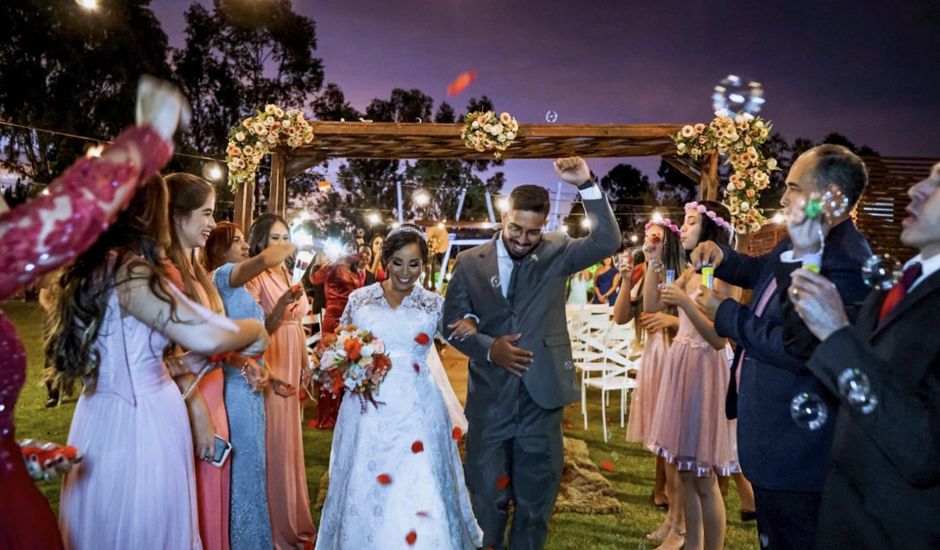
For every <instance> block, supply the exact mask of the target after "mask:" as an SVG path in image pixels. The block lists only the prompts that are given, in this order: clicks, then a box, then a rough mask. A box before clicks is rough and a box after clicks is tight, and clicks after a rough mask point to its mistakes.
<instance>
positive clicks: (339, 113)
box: [310, 82, 362, 121]
mask: <svg viewBox="0 0 940 550" xmlns="http://www.w3.org/2000/svg"><path fill="white" fill-rule="evenodd" d="M310 108H311V109H312V110H313V114H314V116H316V118H317V119H319V120H348V121H355V120H359V118H360V117H361V116H362V115H361V114H360V113H359V111H357V110H356V109H354V108H353V106H352V105H350V104H349V102H348V101H346V95H345V94H344V93H343V90H342V88H340V87H339V85H337V84H334V83H333V82H330V83H329V84H327V85H326V88H324V90H323V92H322V93H320V94H319V95H318V96H317V97H316V98H315V99H314V100H313V101H311V102H310Z"/></svg>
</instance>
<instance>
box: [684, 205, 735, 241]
mask: <svg viewBox="0 0 940 550" xmlns="http://www.w3.org/2000/svg"><path fill="white" fill-rule="evenodd" d="M685 209H686V210H698V212H699V213H700V214H704V215H706V216H708V219H710V220H711V221H713V222H715V225H717V226H718V227H720V228H722V229H727V230H728V231H731V232H732V233H734V229H732V228H731V224H730V223H728V221H727V220H725V219H724V218H722V217H721V216H719V215H718V214H717V213H716V212H715V211H714V210H709V209H708V208H705V205H703V204H699V203H697V202H690V203H687V204H686V205H685Z"/></svg>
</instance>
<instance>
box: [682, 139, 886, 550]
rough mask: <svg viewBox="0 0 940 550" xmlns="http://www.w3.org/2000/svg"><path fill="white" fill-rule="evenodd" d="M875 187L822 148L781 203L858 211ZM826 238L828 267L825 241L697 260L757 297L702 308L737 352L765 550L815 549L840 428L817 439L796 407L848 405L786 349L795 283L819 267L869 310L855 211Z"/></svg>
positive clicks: (704, 252) (703, 251)
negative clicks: (809, 402) (810, 400)
mask: <svg viewBox="0 0 940 550" xmlns="http://www.w3.org/2000/svg"><path fill="white" fill-rule="evenodd" d="M867 182H868V174H867V171H866V169H865V165H864V163H862V161H861V159H859V158H858V157H857V156H856V155H854V154H853V153H852V152H851V151H849V150H848V149H846V148H845V147H841V146H838V145H821V146H819V147H815V148H813V149H810V150H809V151H807V152H805V153H803V154H802V155H800V157H799V158H797V160H796V161H795V162H794V163H793V165H792V167H791V168H790V172H789V173H788V174H787V191H786V193H784V195H783V198H782V199H781V204H782V205H783V206H785V207H786V206H787V205H790V204H792V203H797V202H800V203H801V204H802V203H803V202H805V201H806V200H807V198H808V197H809V196H810V195H811V194H812V193H824V192H825V191H827V190H831V191H837V192H839V193H841V194H843V195H844V196H845V197H846V198H847V199H848V200H849V206H850V207H854V205H855V203H856V202H857V201H858V199H859V197H860V196H861V194H862V191H863V190H864V188H865V185H866V184H867ZM821 229H822V230H823V232H824V234H825V237H824V243H825V250H826V254H825V255H824V256H823V257H822V261H821V262H820V261H819V256H821V255H822V254H821V252H822V251H821V247H822V243H820V242H819V238H818V236H817V235H818V234H817V235H805V234H800V235H799V237H800V240H801V241H802V242H794V241H793V240H792V239H790V238H786V239H784V240H783V241H781V242H780V243H779V244H778V245H777V246H776V247H775V248H774V249H773V250H772V251H771V252H770V253H768V254H765V255H763V256H759V257H752V256H747V255H744V254H738V253H737V252H735V251H734V250H733V249H731V247H729V246H727V245H724V244H716V243H712V242H706V243H702V244H700V245H699V246H698V247H697V248H696V249H695V250H694V251H693V252H692V256H691V259H692V262H693V263H695V264H697V265H701V264H705V263H711V264H713V265H714V266H715V277H718V278H720V279H722V280H724V281H726V282H728V283H730V284H733V285H736V286H740V287H742V288H746V289H752V290H753V291H754V295H753V296H754V297H753V300H752V301H751V304H750V305H749V306H743V305H741V304H739V303H738V302H735V301H734V300H730V299H728V300H719V299H718V298H716V297H715V296H714V295H713V294H711V293H710V292H703V295H702V297H700V298H699V303H700V305H701V306H702V309H703V310H704V311H705V314H706V315H707V316H708V317H710V318H712V319H713V320H714V322H715V330H716V331H717V332H718V334H719V335H720V336H724V337H728V338H731V339H733V340H734V341H735V343H736V344H737V350H736V352H735V357H734V360H733V361H732V376H731V383H730V387H729V391H728V402H727V406H726V409H727V411H729V413H728V414H729V417H730V416H733V414H734V413H735V412H736V414H737V419H738V429H737V435H738V455H739V459H740V462H741V467H742V469H743V470H744V475H745V476H746V477H747V478H748V480H750V482H751V484H752V485H753V486H754V497H755V502H756V505H757V506H756V507H757V527H758V531H759V533H760V538H761V543H762V544H761V545H762V547H763V548H771V549H791V548H792V549H798V550H804V549H807V548H813V544H814V541H815V539H816V520H817V516H818V510H819V500H820V496H821V493H822V488H823V482H824V479H825V472H826V466H827V464H828V462H829V450H830V448H831V446H832V438H833V433H834V427H833V423H832V422H829V423H827V424H824V425H823V426H822V427H820V428H819V429H815V430H813V429H808V428H807V427H804V426H799V425H797V424H796V423H795V422H794V420H793V419H792V417H791V416H790V403H791V401H792V400H793V398H794V397H795V396H796V395H798V394H800V393H803V392H807V393H811V394H814V395H817V396H820V398H821V399H823V400H824V402H825V403H826V404H827V405H828V407H829V408H830V409H834V408H836V407H837V406H838V403H837V402H836V401H835V399H834V398H833V397H832V396H831V395H829V393H828V392H827V391H826V390H825V388H824V386H823V385H822V384H821V383H820V382H819V381H818V380H816V379H815V377H813V376H812V374H811V373H810V371H809V370H808V369H807V368H806V363H805V360H804V359H803V358H801V357H799V356H797V355H795V354H793V353H790V352H789V351H788V350H787V349H786V348H785V346H784V336H783V320H784V313H785V311H786V310H787V309H788V308H789V309H792V307H793V306H792V304H790V302H789V300H788V299H787V296H786V288H787V287H788V286H789V284H790V274H791V272H792V271H793V270H795V269H796V268H798V267H800V265H801V264H804V263H814V264H815V265H816V266H818V267H819V268H820V269H821V271H822V273H824V274H826V276H827V277H829V278H830V280H832V281H833V282H834V283H835V285H836V287H837V288H838V289H839V292H840V294H841V296H842V298H843V299H844V301H845V302H847V303H854V302H859V301H861V300H863V299H864V298H865V296H866V295H867V293H868V288H867V287H866V286H865V284H864V283H863V281H862V279H861V266H862V263H863V262H864V261H865V260H867V259H868V258H869V257H870V256H871V250H870V249H869V247H868V243H867V242H866V241H865V238H864V237H863V236H862V235H861V234H860V233H859V232H858V230H857V229H856V227H855V225H854V224H853V223H852V221H851V220H850V219H849V209H846V211H845V212H843V213H840V215H838V216H831V217H829V218H828V219H827V221H826V223H825V225H824V226H823V227H822V228H821ZM814 247H815V248H817V249H815V250H814V249H813V248H814ZM737 372H739V373H740V382H739V385H740V388H739V387H738V382H737V380H736V373H737ZM765 543H766V544H765Z"/></svg>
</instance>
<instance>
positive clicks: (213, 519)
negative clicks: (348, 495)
mask: <svg viewBox="0 0 940 550" xmlns="http://www.w3.org/2000/svg"><path fill="white" fill-rule="evenodd" d="M165 179H166V184H167V188H168V190H169V193H170V220H171V223H170V235H171V242H170V246H169V249H168V250H167V256H168V257H169V259H170V262H171V264H170V266H169V268H168V271H169V272H170V278H171V280H172V281H173V283H174V284H175V285H176V286H177V287H178V288H179V289H180V290H181V291H182V292H183V293H184V294H186V296H187V297H188V298H189V299H191V300H193V301H195V302H197V303H199V304H201V305H203V306H205V307H207V308H209V309H211V310H212V311H214V312H216V313H224V307H223V305H222V299H221V297H220V296H219V293H218V291H217V290H216V288H215V285H213V284H212V282H211V280H210V278H209V275H208V274H207V273H206V270H205V269H204V268H203V266H202V262H201V261H199V260H197V258H196V251H197V249H202V248H205V246H206V240H207V239H208V238H209V234H210V233H211V232H212V229H213V228H214V227H215V219H214V218H213V214H214V212H215V188H213V187H212V184H210V183H209V182H207V181H206V180H204V179H202V178H200V177H198V176H194V175H191V174H183V173H176V174H170V175H168V176H166V178H165ZM223 387H224V375H223V373H222V369H221V368H217V369H214V370H212V371H210V372H209V373H208V374H206V375H205V376H204V377H203V378H202V380H201V381H200V382H199V387H198V391H197V392H194V394H193V396H192V397H191V398H190V400H189V401H188V403H187V404H188V405H189V412H190V422H191V427H192V430H193V438H194V440H195V442H196V457H198V458H202V457H204V456H206V453H207V452H208V453H209V454H211V453H212V452H213V450H214V446H215V442H214V438H215V436H216V435H219V436H220V437H222V438H223V439H225V440H226V441H230V440H231V438H230V437H229V430H228V417H227V415H226V410H225V399H224V394H223ZM207 414H208V416H207ZM233 452H236V451H235V450H233ZM196 490H197V491H196V492H197V495H198V503H199V534H200V536H201V538H202V545H203V547H204V548H206V549H207V550H228V548H229V497H230V494H231V493H230V491H231V461H229V460H226V461H225V463H224V464H222V466H221V467H219V466H213V465H212V464H211V463H210V462H209V461H206V460H200V461H199V462H197V463H196Z"/></svg>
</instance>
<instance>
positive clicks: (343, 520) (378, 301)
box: [317, 225, 483, 549]
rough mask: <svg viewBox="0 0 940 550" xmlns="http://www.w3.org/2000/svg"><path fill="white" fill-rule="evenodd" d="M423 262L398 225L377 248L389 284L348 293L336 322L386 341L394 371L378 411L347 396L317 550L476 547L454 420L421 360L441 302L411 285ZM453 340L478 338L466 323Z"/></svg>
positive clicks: (420, 248)
mask: <svg viewBox="0 0 940 550" xmlns="http://www.w3.org/2000/svg"><path fill="white" fill-rule="evenodd" d="M427 255H428V245H427V242H425V238H424V234H423V232H422V231H421V230H420V229H418V228H417V227H415V226H411V225H403V226H401V227H400V228H398V229H395V230H393V231H392V232H390V233H389V234H388V236H387V237H386V238H385V242H384V243H383V245H382V263H383V264H384V266H385V270H386V272H387V273H388V277H387V279H386V280H385V281H383V282H381V283H375V284H373V285H370V286H367V287H364V288H361V289H359V290H356V291H354V292H353V293H352V294H351V295H350V296H349V303H348V304H347V305H346V310H345V311H344V312H343V317H342V319H341V321H340V325H348V324H354V325H356V326H357V327H358V328H360V329H363V330H368V331H370V332H372V334H373V335H374V336H375V337H376V338H378V339H380V340H382V342H383V343H384V345H385V353H386V354H387V355H388V356H389V358H390V359H391V361H392V368H391V369H390V370H389V371H388V374H387V375H386V377H385V380H384V381H383V382H382V385H381V387H380V389H379V391H378V392H377V394H376V401H378V402H379V405H378V406H377V407H374V406H372V404H367V405H366V406H365V410H364V411H363V408H362V405H361V403H360V400H359V399H358V398H356V397H355V396H347V398H346V399H344V400H343V403H342V405H341V406H340V411H339V418H338V420H337V423H336V431H335V432H334V435H333V449H332V451H331V466H330V486H329V491H328V493H327V497H326V503H325V504H324V507H323V514H322V516H321V519H320V531H319V534H318V536H317V549H340V548H391V547H406V545H410V547H412V548H429V549H443V548H453V549H458V548H459V549H463V548H477V547H480V546H481V545H482V540H483V539H482V536H483V532H482V531H481V530H480V527H479V526H478V525H477V521H476V519H475V518H474V516H473V510H472V509H471V507H470V498H469V496H468V494H467V489H466V485H465V483H464V476H463V468H462V465H461V463H460V457H459V456H458V455H457V445H456V443H455V441H454V437H453V435H459V434H457V433H456V430H455V431H454V432H453V434H452V431H451V420H450V416H449V415H448V411H447V407H446V406H445V404H444V399H443V398H442V396H441V390H440V389H439V388H438V386H437V384H435V381H434V378H433V377H432V374H431V371H430V369H429V367H428V364H427V362H426V358H427V356H428V350H429V349H430V346H431V345H433V343H432V339H433V336H434V334H435V332H437V331H438V327H439V326H440V323H441V309H442V307H443V303H444V299H443V298H442V297H441V296H438V295H437V294H434V293H432V292H430V291H427V290H424V289H423V288H421V286H420V285H418V284H417V282H418V278H419V277H420V275H421V273H422V271H423V268H424V262H425V259H426V258H427ZM449 328H452V329H453V332H452V333H451V334H450V336H451V337H458V338H462V337H465V336H467V335H468V334H470V333H472V332H475V330H476V325H475V324H474V322H473V321H471V320H469V319H464V320H462V321H458V322H457V323H455V324H454V325H451V326H450V327H449Z"/></svg>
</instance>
